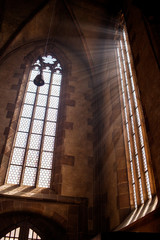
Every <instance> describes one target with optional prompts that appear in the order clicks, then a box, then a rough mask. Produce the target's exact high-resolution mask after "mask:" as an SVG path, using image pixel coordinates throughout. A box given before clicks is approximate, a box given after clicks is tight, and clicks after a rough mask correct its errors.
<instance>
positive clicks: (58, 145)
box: [0, 43, 73, 194]
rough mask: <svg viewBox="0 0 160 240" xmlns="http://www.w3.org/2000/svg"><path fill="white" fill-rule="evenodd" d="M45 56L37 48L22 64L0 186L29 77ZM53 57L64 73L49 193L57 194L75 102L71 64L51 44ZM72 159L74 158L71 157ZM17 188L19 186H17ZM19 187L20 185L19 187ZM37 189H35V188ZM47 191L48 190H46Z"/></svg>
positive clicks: (49, 51) (49, 48)
mask: <svg viewBox="0 0 160 240" xmlns="http://www.w3.org/2000/svg"><path fill="white" fill-rule="evenodd" d="M43 55H44V46H43V45H41V46H38V47H35V48H34V50H33V51H31V52H30V53H29V54H27V56H25V57H24V62H23V63H21V66H22V68H23V69H24V71H23V75H22V76H21V79H20V81H19V87H18V89H16V90H17V100H16V104H15V106H14V111H13V113H12V114H11V116H10V117H11V121H10V126H9V130H8V131H7V133H8V134H7V139H6V143H5V146H4V151H3V156H2V160H1V167H3V175H2V176H1V182H0V185H4V184H5V178H6V173H7V169H8V166H9V160H10V154H11V151H12V146H13V141H14V136H15V133H16V128H17V123H18V119H19V114H20V111H21V105H22V101H23V96H24V93H25V88H26V84H27V82H28V76H29V74H30V71H31V66H32V64H33V63H34V62H35V61H36V60H37V59H38V57H39V56H43ZM47 55H51V56H55V57H56V58H57V59H58V61H59V62H60V63H61V67H62V69H63V71H62V84H61V96H60V103H59V113H58V119H57V122H58V124H57V132H56V139H55V152H54V158H53V162H54V164H53V168H52V177H51V188H50V189H48V191H50V190H52V191H53V193H55V194H60V193H61V184H62V176H61V165H62V164H63V160H64V159H65V156H64V145H63V142H64V137H65V125H66V121H65V120H66V106H67V105H68V104H70V103H71V102H73V100H71V99H70V96H69V94H67V87H68V85H69V76H70V74H71V62H70V61H69V59H68V58H67V56H66V55H65V54H64V52H63V51H61V50H60V49H59V48H58V47H57V46H55V44H52V43H49V44H48V46H47V51H46V56H47ZM21 66H20V67H21ZM14 75H15V74H14ZM17 76H18V77H20V76H19V75H17ZM71 157H72V156H71ZM16 186H17V185H16ZM18 186H19V185H18ZM34 188H35V187H34ZM46 191H47V190H46Z"/></svg>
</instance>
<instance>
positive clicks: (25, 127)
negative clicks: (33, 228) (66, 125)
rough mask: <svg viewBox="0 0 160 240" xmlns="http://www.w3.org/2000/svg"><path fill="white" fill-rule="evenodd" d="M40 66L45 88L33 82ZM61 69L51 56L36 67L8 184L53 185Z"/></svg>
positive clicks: (20, 119)
mask: <svg viewBox="0 0 160 240" xmlns="http://www.w3.org/2000/svg"><path fill="white" fill-rule="evenodd" d="M42 63H43V64H42ZM37 65H38V66H43V69H42V75H43V79H44V82H45V84H44V85H43V86H41V87H37V86H36V85H35V84H34V81H33V80H34V78H35V77H36V76H37V75H38V74H39V73H40V71H39V69H38V66H37ZM61 71H62V68H61V65H60V63H58V61H57V59H56V58H53V57H52V56H51V55H48V56H44V57H42V58H39V59H38V60H37V61H36V62H35V63H34V64H33V66H32V70H31V72H30V76H29V78H28V84H27V87H26V91H25V95H24V99H23V103H22V108H21V113H20V116H19V123H18V127H17V130H16V135H15V140H14V144H13V148H12V153H11V158H10V165H9V168H8V169H9V170H8V174H7V179H6V182H7V183H11V184H20V185H27V186H39V187H47V188H48V187H50V181H51V172H52V171H51V170H52V165H53V164H52V163H53V155H54V146H55V136H56V126H57V117H58V107H59V97H60V91H61V81H62V73H61ZM29 239H34V238H29Z"/></svg>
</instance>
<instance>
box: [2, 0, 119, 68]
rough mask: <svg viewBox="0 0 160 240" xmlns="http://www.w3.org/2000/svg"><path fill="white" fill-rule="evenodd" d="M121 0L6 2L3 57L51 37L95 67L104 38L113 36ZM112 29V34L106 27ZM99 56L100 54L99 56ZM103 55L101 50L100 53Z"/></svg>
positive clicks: (3, 24) (10, 0) (3, 9)
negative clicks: (17, 49)
mask: <svg viewBox="0 0 160 240" xmlns="http://www.w3.org/2000/svg"><path fill="white" fill-rule="evenodd" d="M120 2H121V1H118V0H114V1H111V0H93V1H91V0H81V1H76V0H57V1H56V0H34V1H33V0H23V1H21V0H15V1H12V0H3V1H1V3H0V15H1V17H0V31H1V34H0V56H1V57H2V58H3V57H4V56H5V54H6V53H8V52H9V51H11V50H13V49H14V48H17V47H20V46H22V45H25V44H28V43H31V42H33V41H39V40H44V41H47V36H48V35H49V39H52V40H54V41H56V42H58V43H59V44H60V45H62V46H65V47H66V48H69V49H71V50H72V52H75V53H76V54H78V55H79V57H82V58H84V59H85V61H87V62H88V64H89V66H90V67H92V66H93V64H94V60H95V58H97V49H100V47H101V46H100V45H101V44H103V45H104V42H103V39H105V38H107V37H108V36H109V35H112V30H111V29H112V27H114V24H115V22H114V21H115V20H114V16H115V15H116V14H117V12H118V11H119V10H120ZM107 26H108V29H109V30H108V31H107V29H106V27H107ZM95 53H96V55H95ZM99 53H100V51H99Z"/></svg>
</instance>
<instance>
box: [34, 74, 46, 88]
mask: <svg viewBox="0 0 160 240" xmlns="http://www.w3.org/2000/svg"><path fill="white" fill-rule="evenodd" d="M34 84H35V85H36V86H37V87H40V86H43V85H44V80H43V78H42V74H41V73H40V74H38V75H37V76H36V77H35V79H34Z"/></svg>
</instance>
